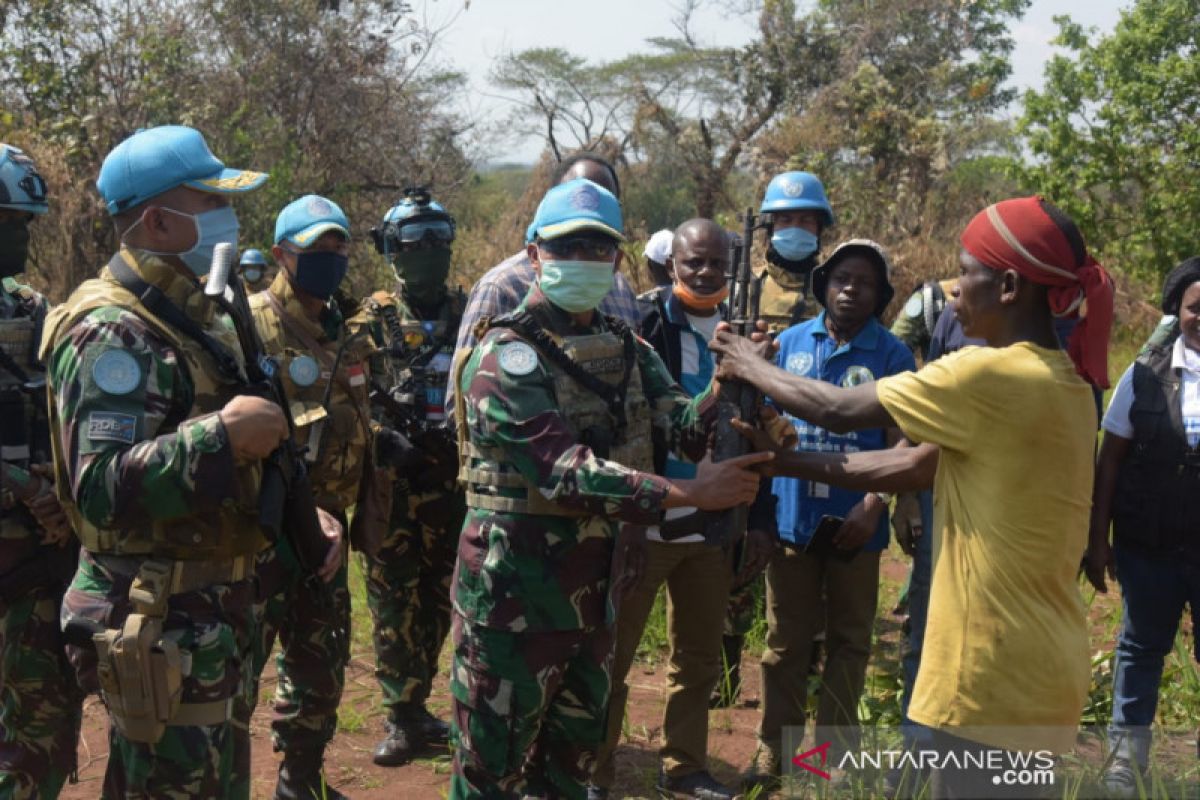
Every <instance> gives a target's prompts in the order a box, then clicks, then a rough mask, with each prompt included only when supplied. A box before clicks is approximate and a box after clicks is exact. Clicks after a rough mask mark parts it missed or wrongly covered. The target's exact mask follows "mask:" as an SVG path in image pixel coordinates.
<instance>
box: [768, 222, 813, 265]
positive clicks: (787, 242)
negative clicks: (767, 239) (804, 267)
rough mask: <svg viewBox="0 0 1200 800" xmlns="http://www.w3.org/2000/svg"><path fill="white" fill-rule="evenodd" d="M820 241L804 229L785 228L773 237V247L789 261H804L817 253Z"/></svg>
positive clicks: (776, 232)
mask: <svg viewBox="0 0 1200 800" xmlns="http://www.w3.org/2000/svg"><path fill="white" fill-rule="evenodd" d="M819 244H820V240H819V239H818V238H817V236H816V234H814V233H810V232H809V231H806V230H805V229H804V228H784V229H783V230H779V231H775V234H774V235H773V236H771V246H772V247H774V248H775V252H776V253H778V254H779V255H780V256H781V257H783V258H784V259H786V260H787V261H803V260H804V259H806V258H808V257H809V256H811V255H812V254H813V253H815V252H817V246H818V245H819Z"/></svg>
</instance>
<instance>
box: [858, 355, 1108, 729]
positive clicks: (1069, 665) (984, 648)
mask: <svg viewBox="0 0 1200 800" xmlns="http://www.w3.org/2000/svg"><path fill="white" fill-rule="evenodd" d="M876 386H877V387H878V394H879V401H880V402H881V403H882V404H883V407H884V408H886V409H887V410H888V412H889V413H890V414H891V415H892V417H893V418H894V419H895V420H896V423H897V424H898V425H899V426H900V429H901V430H902V431H903V432H904V434H905V435H906V436H907V437H908V438H909V439H911V440H913V441H916V442H930V443H932V444H936V445H939V446H940V447H941V456H940V460H939V461H938V469H937V477H936V478H935V480H934V487H933V492H934V495H933V496H934V526H933V528H934V531H935V538H934V540H933V545H934V553H933V581H932V587H931V591H930V600H929V618H928V622H927V623H926V627H925V644H924V650H923V652H922V655H921V669H920V672H919V674H918V677H917V684H916V686H915V687H914V689H913V699H912V704H911V706H910V707H909V711H908V713H909V716H911V717H912V718H913V719H914V720H916V721H917V722H920V723H922V724H925V725H928V726H931V727H934V728H940V729H945V730H947V732H948V733H951V734H953V735H956V736H961V737H963V738H965V739H970V740H972V741H977V742H980V743H983V744H987V745H991V746H994V747H1004V748H1008V749H1012V750H1042V749H1045V750H1052V751H1054V752H1063V751H1066V750H1069V749H1070V748H1071V746H1072V743H1073V742H1074V739H1075V733H1076V729H1077V727H1078V724H1079V715H1080V712H1081V711H1082V710H1083V703H1084V699H1085V697H1086V695H1087V689H1088V680H1089V663H1088V637H1087V627H1086V612H1085V607H1084V604H1083V598H1082V597H1081V596H1080V593H1079V588H1078V583H1077V582H1076V575H1077V573H1078V570H1079V560H1080V558H1081V556H1082V555H1083V551H1084V547H1085V544H1086V541H1087V531H1088V515H1089V513H1090V511H1091V497H1092V477H1093V457H1094V447H1095V441H1096V406H1095V401H1094V400H1093V399H1092V392H1091V389H1090V388H1089V387H1088V385H1087V384H1086V383H1084V381H1082V380H1081V379H1080V378H1079V377H1078V376H1077V375H1076V374H1075V369H1074V368H1073V367H1072V365H1071V362H1070V360H1069V359H1068V358H1067V356H1066V354H1065V353H1063V352H1062V351H1057V350H1047V349H1046V348H1043V347H1038V346H1036V345H1033V344H1030V343H1020V344H1016V345H1013V346H1011V347H1003V348H989V347H968V348H965V349H963V350H960V351H958V352H957V353H954V354H952V355H949V356H946V357H945V358H942V359H939V360H937V361H934V362H933V363H931V364H928V365H927V366H925V367H924V368H923V369H922V370H920V371H919V372H908V373H904V374H902V375H894V376H892V377H889V378H884V379H882V380H880V381H879V382H878V383H877V384H876Z"/></svg>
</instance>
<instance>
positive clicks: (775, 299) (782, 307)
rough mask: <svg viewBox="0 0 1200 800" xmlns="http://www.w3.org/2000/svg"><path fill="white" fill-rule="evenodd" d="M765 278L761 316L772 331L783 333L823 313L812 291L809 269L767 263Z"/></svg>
mask: <svg viewBox="0 0 1200 800" xmlns="http://www.w3.org/2000/svg"><path fill="white" fill-rule="evenodd" d="M762 278H763V280H762V293H761V294H760V295H759V300H758V318H759V319H761V320H763V321H764V322H766V323H767V328H768V330H770V332H771V333H772V334H776V335H777V334H780V333H782V332H783V331H785V330H787V329H788V328H790V327H792V326H793V325H795V324H797V323H799V322H804V321H805V320H807V319H812V318H813V317H815V316H816V315H817V314H818V313H819V312H820V310H821V308H820V306H819V305H818V304H817V303H816V301H815V300H813V298H812V295H811V294H810V293H809V282H810V281H811V279H812V275H811V273H810V272H802V273H795V272H788V271H787V270H784V269H782V268H781V267H778V266H776V265H775V264H768V265H767V268H766V273H765V274H764V275H763V276H762Z"/></svg>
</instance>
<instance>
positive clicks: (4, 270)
mask: <svg viewBox="0 0 1200 800" xmlns="http://www.w3.org/2000/svg"><path fill="white" fill-rule="evenodd" d="M28 257H29V222H28V221H26V220H23V219H14V220H9V221H8V222H0V277H2V278H7V277H9V276H11V275H16V274H18V273H20V272H24V271H25V259H27V258H28Z"/></svg>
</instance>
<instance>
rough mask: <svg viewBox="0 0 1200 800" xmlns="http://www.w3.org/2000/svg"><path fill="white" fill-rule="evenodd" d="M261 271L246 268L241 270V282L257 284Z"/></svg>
mask: <svg viewBox="0 0 1200 800" xmlns="http://www.w3.org/2000/svg"><path fill="white" fill-rule="evenodd" d="M262 276H263V271H262V268H261V267H246V268H245V269H243V270H242V280H244V281H246V283H258V282H259V281H261V280H262Z"/></svg>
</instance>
